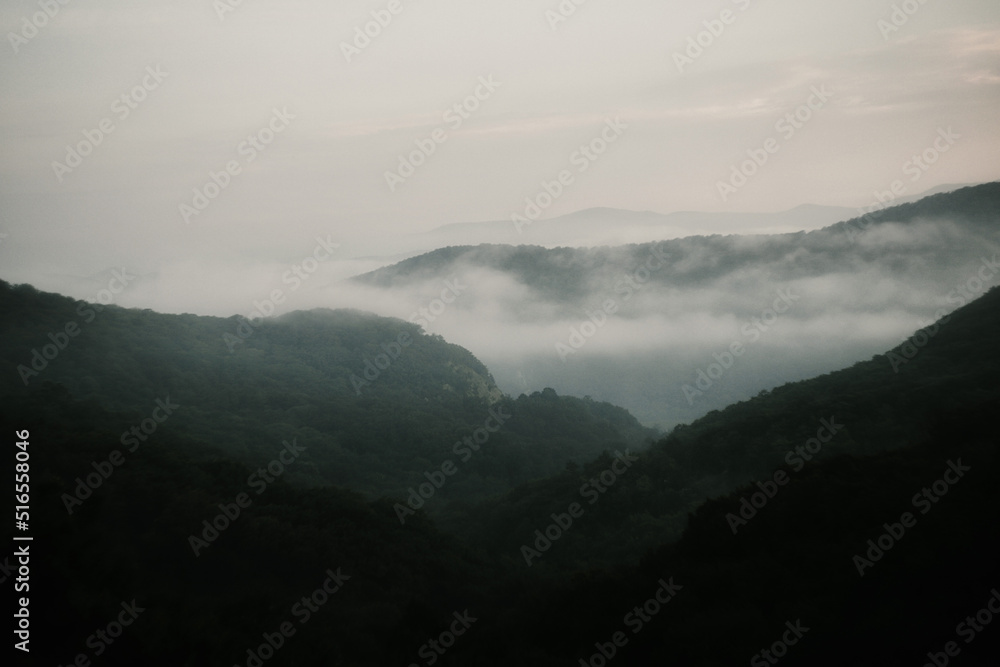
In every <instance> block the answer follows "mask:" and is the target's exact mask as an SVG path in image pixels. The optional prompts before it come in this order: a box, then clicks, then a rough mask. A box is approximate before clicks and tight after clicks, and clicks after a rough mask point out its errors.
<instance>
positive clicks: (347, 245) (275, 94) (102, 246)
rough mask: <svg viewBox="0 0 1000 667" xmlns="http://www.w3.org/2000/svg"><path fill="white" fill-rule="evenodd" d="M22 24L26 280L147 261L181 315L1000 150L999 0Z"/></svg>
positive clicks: (26, 10)
mask: <svg viewBox="0 0 1000 667" xmlns="http://www.w3.org/2000/svg"><path fill="white" fill-rule="evenodd" d="M903 5H905V7H904V6H903ZM45 7H48V8H49V9H48V13H49V14H51V16H49V15H47V14H46V13H45V11H44V8H45ZM905 10H909V13H907V12H906V11H905ZM379 22H381V24H384V25H380V24H379ZM366 29H367V30H368V32H369V34H370V35H372V36H369V35H365V30H366ZM0 33H2V34H3V35H4V40H3V41H4V43H3V44H0V52H2V53H0V86H2V88H0V89H2V91H3V92H2V95H0V146H2V153H0V278H2V279H4V280H8V281H11V282H29V283H32V284H34V285H36V286H37V287H39V288H41V289H51V290H54V291H60V292H63V293H66V294H70V295H71V296H74V297H77V298H88V296H90V297H93V296H94V295H95V294H96V291H95V290H96V289H97V288H98V287H100V285H101V284H102V282H106V281H107V280H109V279H110V277H112V273H111V272H112V271H113V270H119V271H120V270H122V269H125V270H126V271H127V272H131V273H132V274H134V275H136V276H138V278H136V279H135V280H134V281H132V283H131V285H130V287H129V288H127V289H125V290H124V291H123V293H121V294H119V295H116V299H117V301H116V302H118V303H120V304H121V305H126V306H136V307H152V308H155V309H158V310H163V311H166V312H195V313H199V314H219V315H228V314H233V313H243V312H246V311H248V310H249V309H250V308H249V305H250V303H251V298H250V297H251V296H253V295H257V294H261V293H263V294H267V293H268V290H269V289H271V288H272V287H273V285H274V284H275V281H276V280H278V277H279V276H281V275H283V274H284V273H285V272H286V271H287V270H288V269H289V267H290V266H296V265H298V264H299V263H301V262H302V261H303V260H305V259H307V258H309V257H310V256H318V255H317V254H316V253H317V252H319V254H320V255H324V253H326V252H327V251H325V250H319V249H320V248H321V247H325V248H330V247H333V246H337V250H332V251H329V255H330V257H331V258H332V259H333V260H334V261H325V262H323V263H322V267H321V269H320V270H318V272H317V274H316V275H315V278H314V280H315V282H317V283H318V282H320V281H323V282H324V283H328V282H330V281H332V280H336V279H339V278H344V277H347V276H349V275H351V274H353V273H358V272H360V271H362V270H368V269H370V268H374V267H375V266H377V265H380V264H384V263H385V259H384V258H382V259H377V258H376V259H365V258H358V257H355V256H354V255H356V254H357V253H354V252H352V248H361V247H364V248H365V249H366V253H369V254H375V255H377V254H378V253H377V252H374V253H373V252H371V250H370V249H371V248H372V247H373V245H374V247H376V248H377V247H378V244H379V243H380V240H381V239H394V238H398V237H400V236H401V235H405V234H412V233H417V232H422V231H427V230H430V229H433V228H435V227H438V226H441V225H446V224H451V223H460V222H473V221H489V220H510V219H511V216H512V215H515V214H519V215H522V216H531V215H540V216H541V217H543V218H550V217H555V216H560V215H565V214H569V213H572V212H574V211H579V210H583V209H588V208H592V207H610V208H620V209H628V210H633V211H645V210H649V211H656V212H660V213H670V212H674V211H689V210H690V211H711V212H739V211H748V212H777V211H784V210H787V209H790V208H793V207H796V206H799V205H801V204H807V203H808V204H819V205H830V206H846V207H852V208H858V207H862V206H865V205H869V204H871V203H872V202H873V201H874V193H876V192H880V191H886V190H889V189H890V188H891V187H892V184H893V183H894V182H896V181H898V182H899V187H900V189H901V195H902V194H906V195H910V194H914V193H917V192H921V191H925V190H928V189H931V188H933V187H935V186H938V185H940V184H945V183H980V182H986V181H993V180H997V177H998V171H1000V170H998V167H1000V129H998V124H997V122H996V120H997V109H998V102H1000V5H998V4H997V3H996V2H995V0H952V1H950V2H943V1H942V0H927V1H926V2H923V4H920V3H919V2H917V0H909V2H907V3H902V5H900V4H898V3H897V4H894V3H892V2H880V1H872V0H865V1H863V2H862V1H861V0H844V1H842V2H838V3H803V2H792V1H791V0H738V1H734V0H713V1H710V2H697V3H696V2H672V3H664V2H654V1H652V0H618V1H616V2H614V3H612V2H609V1H608V0H587V1H585V2H582V3H581V4H579V6H578V5H577V4H576V3H574V2H571V1H570V0H565V1H563V2H561V3H560V2H558V1H557V0H550V1H548V2H545V1H540V2H528V1H527V0H504V2H469V1H468V0H465V1H464V2H459V1H457V0H435V1H431V0H414V1H405V0H400V1H399V2H396V1H392V2H390V0H372V1H360V0H352V1H344V2H337V3H327V2H320V1H319V0H283V1H282V2H280V3H278V2H266V1H265V0H243V1H242V2H238V3H237V0H216V1H214V2H213V1H212V0H178V1H177V2H172V3H139V2H135V1H134V0H132V1H125V0H95V1H93V2H78V1H75V0H68V1H67V2H66V3H65V5H63V4H60V2H58V1H57V0H52V1H51V3H49V2H42V3H41V4H40V3H39V2H37V1H36V2H30V1H25V0H7V1H6V2H4V3H3V5H2V6H0ZM810 104H811V105H812V106H811V107H810V106H809V105H810ZM789 114H791V116H789ZM796 114H797V115H796ZM421 147H423V148H421ZM414 151H417V152H416V153H414ZM920 155H925V156H927V158H928V159H929V160H930V161H932V162H933V163H932V164H931V163H923V162H921V163H919V164H917V163H916V162H913V157H914V156H920ZM401 160H403V161H405V162H406V163H408V164H404V165H403V166H402V167H401ZM747 160H756V163H749V162H747ZM740 166H742V168H743V173H742V174H739V173H738V174H737V175H736V176H734V175H733V173H734V172H733V170H734V168H737V169H739V168H740ZM387 173H388V174H394V176H393V175H390V176H388V177H387ZM720 183H728V187H722V188H721V189H720ZM209 195H211V196H209ZM532 203H534V204H535V205H537V206H538V207H539V208H538V211H537V212H532V210H531V204H532ZM697 231H698V230H697V229H692V230H690V232H691V233H692V234H694V233H697ZM323 242H325V245H324V244H323ZM510 242H511V243H524V242H530V241H529V240H526V239H524V238H522V237H520V236H519V235H518V234H517V233H516V231H515V228H514V226H513V225H512V226H511V241H510ZM301 303H302V305H303V306H305V305H308V306H314V305H318V304H316V303H314V302H308V303H307V302H306V301H303V302H301Z"/></svg>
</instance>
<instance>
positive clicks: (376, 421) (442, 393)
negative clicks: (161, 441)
mask: <svg viewBox="0 0 1000 667" xmlns="http://www.w3.org/2000/svg"><path fill="white" fill-rule="evenodd" d="M44 382H55V383H58V384H60V385H62V386H64V387H66V388H67V390H68V391H69V393H70V394H71V395H72V396H74V397H75V398H78V399H81V400H93V401H96V402H98V403H99V404H100V405H102V406H104V407H105V408H107V409H109V410H113V411H116V412H120V413H123V414H127V415H129V419H130V420H131V423H130V425H129V426H131V425H141V424H142V423H143V421H144V420H147V419H150V418H151V417H154V416H155V417H157V418H158V417H160V416H163V417H165V419H163V420H162V421H161V420H159V419H157V420H155V421H150V422H147V429H156V430H159V431H161V432H162V431H163V430H167V431H173V432H175V433H177V434H182V435H184V436H185V437H187V438H190V439H192V440H194V441H197V442H201V443H203V444H204V445H205V446H206V447H209V446H210V447H212V448H214V449H217V450H220V451H222V452H225V453H226V454H227V455H229V456H231V457H233V458H235V459H237V460H240V461H242V462H244V463H246V464H248V465H253V466H256V465H260V464H263V463H266V462H268V461H270V460H271V459H273V458H274V456H275V455H276V454H277V453H278V452H279V451H280V450H281V449H282V446H283V445H282V443H283V442H286V441H292V440H295V441H296V442H297V443H298V445H300V446H302V447H304V448H305V451H306V452H307V454H305V455H304V456H303V457H302V460H301V461H299V462H298V464H297V465H296V466H294V468H293V469H291V470H290V471H289V476H290V478H292V479H294V480H295V481H297V482H298V483H299V484H304V485H308V486H322V485H330V484H333V485H337V486H342V487H349V488H352V489H355V490H358V491H361V492H364V493H367V494H369V495H371V496H379V495H384V494H392V495H398V496H405V495H406V494H407V493H408V490H409V489H411V488H419V486H420V485H421V484H424V483H426V482H427V481H428V479H427V475H428V474H429V475H431V476H435V477H436V476H437V472H439V471H440V470H441V468H442V466H443V465H445V463H446V462H447V461H451V462H452V463H453V464H454V466H455V468H456V472H454V473H452V474H451V475H450V476H449V479H448V484H447V485H446V486H444V487H443V488H441V489H439V493H437V492H436V493H435V494H434V498H433V499H432V500H431V505H432V506H433V505H435V504H439V503H440V502H441V501H442V500H475V499H481V498H484V497H487V496H489V495H491V494H496V493H500V492H502V491H505V490H508V489H510V488H512V487H513V486H515V485H516V484H519V483H523V482H525V481H527V480H530V479H535V478H539V477H544V476H546V475H551V474H553V473H556V472H559V471H561V470H562V469H563V468H564V467H565V465H566V464H567V462H571V461H575V462H583V461H585V460H589V459H591V458H593V457H594V456H596V455H598V454H599V453H601V452H602V451H604V450H605V449H615V448H619V447H628V446H631V447H633V448H635V447H643V446H644V445H645V443H646V442H647V441H648V440H649V439H651V438H652V437H653V436H655V435H656V433H655V431H653V430H650V429H646V428H643V427H642V426H641V425H640V424H639V423H638V422H637V421H636V420H635V419H634V418H633V417H632V416H631V415H629V414H628V413H627V412H626V411H625V410H623V409H621V408H616V407H614V406H612V405H609V404H606V403H597V402H594V401H589V400H582V399H574V398H569V397H559V396H556V395H555V394H554V393H553V392H551V391H549V392H546V393H544V395H543V393H541V392H539V393H535V394H533V395H531V396H521V397H520V398H517V399H514V398H511V397H506V396H504V395H503V394H502V393H501V392H500V390H499V389H497V387H496V384H495V383H494V382H493V378H492V377H491V376H490V373H489V371H488V370H487V369H486V367H485V366H483V364H482V363H480V362H479V361H478V360H477V359H476V358H475V357H474V356H473V355H472V354H470V353H469V352H468V351H467V350H465V349H463V348H461V347H459V346H457V345H451V344H448V343H446V342H445V341H444V340H443V339H441V337H440V336H428V335H425V334H424V333H423V332H422V331H421V330H420V328H419V327H418V326H416V325H414V324H410V323H407V322H402V321H400V320H395V319H391V318H382V317H377V316H374V315H370V314H366V313H361V312H357V311H344V310H340V311H329V310H317V311H310V312H296V313H291V314H289V315H286V316H283V317H280V318H277V319H274V320H264V321H263V322H256V323H253V324H251V323H249V322H247V321H246V320H245V319H240V318H228V319H222V318H215V317H197V316H194V315H162V314H159V313H154V312H152V311H148V310H127V309H123V308H118V307H115V306H110V307H102V306H100V305H98V304H90V303H85V302H74V301H73V300H71V299H68V298H65V297H62V296H58V295H54V294H45V293H40V292H38V291H36V290H34V289H33V288H31V287H28V286H11V285H8V284H6V283H2V282H0V394H3V393H8V394H12V395H16V394H20V393H23V392H25V391H30V390H32V389H34V388H36V387H38V386H40V385H41V384H43V383H44ZM168 401H169V403H170V404H171V405H175V406H177V407H176V408H172V409H171V410H169V415H164V413H163V411H162V409H160V410H159V411H158V408H157V406H158V405H159V404H160V403H163V402H168ZM127 428H128V427H126V429H127ZM137 437H138V438H140V439H142V440H145V439H146V438H147V437H150V438H155V436H154V433H153V432H152V431H150V432H149V433H142V432H140V434H139V435H138V436H128V437H125V438H123V441H122V442H121V444H122V445H128V446H131V444H130V443H132V441H134V440H135V439H136V438H137ZM118 441H119V438H115V439H114V442H116V443H117V442H118ZM449 469H451V468H449Z"/></svg>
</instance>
